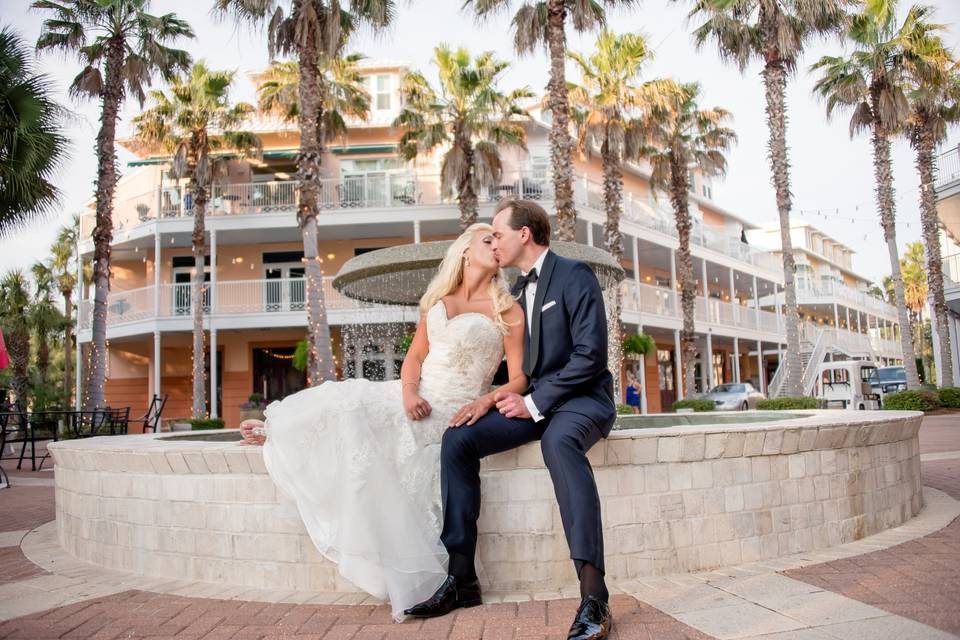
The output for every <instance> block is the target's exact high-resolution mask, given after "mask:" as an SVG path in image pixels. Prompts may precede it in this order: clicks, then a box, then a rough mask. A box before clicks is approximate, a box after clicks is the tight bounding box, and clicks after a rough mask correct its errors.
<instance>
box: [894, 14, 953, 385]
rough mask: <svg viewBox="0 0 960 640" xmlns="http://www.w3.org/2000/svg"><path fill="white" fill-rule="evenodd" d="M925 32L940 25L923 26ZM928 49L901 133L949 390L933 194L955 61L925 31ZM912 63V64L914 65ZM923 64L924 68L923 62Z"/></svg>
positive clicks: (940, 374) (914, 69) (940, 376)
mask: <svg viewBox="0 0 960 640" xmlns="http://www.w3.org/2000/svg"><path fill="white" fill-rule="evenodd" d="M928 28H929V29H930V31H931V32H932V31H935V30H938V29H939V28H941V27H940V25H928ZM925 40H926V44H927V45H928V46H929V47H931V51H930V52H929V55H926V56H923V57H921V58H920V59H919V60H916V61H918V62H920V63H921V64H920V65H917V66H914V65H911V68H910V72H911V74H910V75H911V80H912V86H911V87H910V89H909V91H908V93H907V98H908V99H909V101H910V116H909V117H908V118H907V122H906V126H905V129H904V133H906V135H907V138H908V139H909V140H910V145H911V146H912V147H913V149H914V151H915V152H916V160H915V164H916V167H917V173H918V174H919V175H920V223H921V226H922V227H923V241H924V244H925V245H926V252H927V254H926V255H927V277H928V282H929V286H930V294H931V297H932V298H933V300H932V307H933V316H934V318H935V321H936V327H937V342H938V344H937V345H931V348H932V349H939V352H940V369H939V370H938V371H937V384H939V385H940V386H941V387H952V386H953V355H952V350H951V348H950V331H949V330H948V326H949V325H948V313H947V301H946V298H945V297H944V294H943V264H942V258H941V254H940V224H939V221H938V218H937V196H936V193H935V192H934V188H933V185H934V173H935V166H934V165H935V160H934V150H935V148H936V146H937V145H938V144H940V143H941V142H943V141H944V139H945V138H946V131H947V127H948V126H949V125H950V124H956V123H957V122H960V63H958V62H957V61H956V60H954V59H953V56H952V55H951V53H950V51H948V50H947V49H946V47H944V45H943V42H942V40H941V39H940V37H939V36H937V35H935V34H933V33H930V34H928V37H927V38H926V39H925ZM913 61H914V60H911V62H913ZM924 63H926V64H924Z"/></svg>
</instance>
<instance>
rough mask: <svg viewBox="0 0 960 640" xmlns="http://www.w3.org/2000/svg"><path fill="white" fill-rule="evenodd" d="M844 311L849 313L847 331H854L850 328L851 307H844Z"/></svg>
mask: <svg viewBox="0 0 960 640" xmlns="http://www.w3.org/2000/svg"><path fill="white" fill-rule="evenodd" d="M843 309H844V312H845V313H846V314H847V331H852V329H851V328H850V307H844V308H843Z"/></svg>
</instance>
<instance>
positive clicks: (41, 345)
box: [27, 262, 65, 400]
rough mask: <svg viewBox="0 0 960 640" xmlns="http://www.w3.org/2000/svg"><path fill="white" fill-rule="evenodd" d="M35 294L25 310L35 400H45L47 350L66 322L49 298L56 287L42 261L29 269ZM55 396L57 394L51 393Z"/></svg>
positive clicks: (46, 390)
mask: <svg viewBox="0 0 960 640" xmlns="http://www.w3.org/2000/svg"><path fill="white" fill-rule="evenodd" d="M31 271H32V272H33V280H34V286H35V291H34V294H33V301H32V302H31V303H30V305H29V307H28V308H27V319H28V320H29V323H30V328H31V329H32V330H33V336H34V340H35V342H36V351H37V383H36V385H35V394H34V399H35V400H36V398H37V397H40V396H43V397H44V398H48V397H49V396H50V395H51V394H50V393H49V389H48V388H49V375H50V347H51V345H52V343H54V342H57V341H59V337H60V335H61V334H62V332H63V327H64V324H65V320H64V317H63V314H61V313H60V310H59V309H57V306H56V305H55V304H54V302H53V300H52V297H53V291H54V288H55V287H56V280H55V278H54V274H53V272H52V271H51V270H50V268H49V267H48V266H47V265H45V264H44V263H42V262H36V263H34V265H33V266H32V267H31ZM53 395H56V394H53Z"/></svg>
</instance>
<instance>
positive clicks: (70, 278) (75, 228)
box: [48, 216, 80, 405]
mask: <svg viewBox="0 0 960 640" xmlns="http://www.w3.org/2000/svg"><path fill="white" fill-rule="evenodd" d="M79 231H80V218H79V216H74V217H73V221H72V224H70V225H67V226H66V227H63V228H62V229H60V233H58V234H57V239H56V240H55V241H54V243H53V246H52V247H50V254H51V255H50V262H49V265H48V268H49V269H50V271H51V274H52V276H53V278H54V279H55V280H56V283H57V287H58V289H59V291H60V295H61V296H63V315H64V318H65V319H66V322H65V323H64V336H63V395H64V398H65V399H66V403H67V404H68V405H69V404H71V402H70V401H71V398H72V393H73V355H72V351H73V290H74V288H76V286H77V270H76V263H75V258H76V251H77V235H78V234H79Z"/></svg>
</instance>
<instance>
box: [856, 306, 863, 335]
mask: <svg viewBox="0 0 960 640" xmlns="http://www.w3.org/2000/svg"><path fill="white" fill-rule="evenodd" d="M857 333H863V326H862V325H861V324H860V311H859V310H858V311H857Z"/></svg>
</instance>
